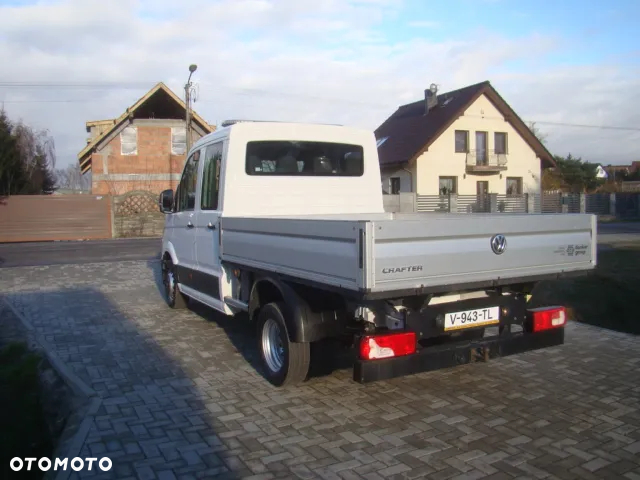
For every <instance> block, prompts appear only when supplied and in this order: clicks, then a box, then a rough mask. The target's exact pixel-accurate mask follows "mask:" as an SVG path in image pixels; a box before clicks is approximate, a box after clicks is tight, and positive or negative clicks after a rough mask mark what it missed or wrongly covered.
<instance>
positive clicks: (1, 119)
mask: <svg viewBox="0 0 640 480" xmlns="http://www.w3.org/2000/svg"><path fill="white" fill-rule="evenodd" d="M25 178H26V172H25V170H24V168H23V165H22V162H21V161H20V150H19V149H18V144H17V141H16V138H15V136H14V135H13V125H12V124H11V122H10V121H9V119H8V118H7V115H6V114H5V112H4V111H3V110H2V111H0V196H7V195H15V194H16V193H18V192H20V191H21V190H22V188H23V186H24V183H25Z"/></svg>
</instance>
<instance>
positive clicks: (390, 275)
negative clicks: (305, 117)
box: [220, 213, 597, 298]
mask: <svg viewBox="0 0 640 480" xmlns="http://www.w3.org/2000/svg"><path fill="white" fill-rule="evenodd" d="M220 228H221V232H220V235H221V237H220V255H221V259H222V261H223V262H226V263H230V264H234V265H242V266H245V267H250V268H253V269H256V270H260V271H264V272H274V273H277V274H279V275H282V276H286V277H290V278H292V279H295V280H299V281H304V282H313V283H314V284H319V285H324V286H332V287H337V288H340V289H343V290H347V291H351V292H353V293H356V294H359V295H364V296H367V297H369V298H375V297H385V296H389V295H396V294H397V295H401V294H407V293H409V292H412V293H427V292H437V291H451V289H452V288H453V287H465V286H468V287H471V288H473V287H475V286H483V285H487V286H490V285H500V284H513V283H519V282H523V283H524V282H529V281H536V280H539V279H542V278H552V277H556V276H558V275H559V274H571V273H584V271H585V270H592V269H593V268H594V267H595V264H596V234H597V224H596V217H595V216H594V215H568V214H562V215H560V214H558V215H547V214H545V215H540V214H500V215H496V214H487V215H482V214H474V215H465V214H431V213H425V214H420V213H417V214H396V213H375V214H369V215H358V216H355V215H317V216H313V215H309V216H289V217H225V216H222V217H221V222H220ZM497 234H501V235H503V236H504V239H506V248H505V249H504V251H503V252H502V253H494V251H493V250H492V245H491V242H492V239H493V238H494V236H495V235H497Z"/></svg>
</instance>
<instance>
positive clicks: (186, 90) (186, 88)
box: [184, 64, 198, 155]
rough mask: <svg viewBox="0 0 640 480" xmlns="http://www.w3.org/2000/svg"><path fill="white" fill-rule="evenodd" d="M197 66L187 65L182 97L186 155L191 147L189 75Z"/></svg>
mask: <svg viewBox="0 0 640 480" xmlns="http://www.w3.org/2000/svg"><path fill="white" fill-rule="evenodd" d="M197 68H198V66H197V65H195V64H192V65H189V79H188V80H187V83H186V85H185V86H184V98H185V104H186V106H187V115H186V127H185V132H186V134H187V152H186V155H189V149H190V148H191V75H193V72H195V71H196V69H197Z"/></svg>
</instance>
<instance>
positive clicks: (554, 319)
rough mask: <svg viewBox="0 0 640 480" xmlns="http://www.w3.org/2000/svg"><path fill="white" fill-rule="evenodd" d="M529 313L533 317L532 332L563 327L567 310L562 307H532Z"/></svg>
mask: <svg viewBox="0 0 640 480" xmlns="http://www.w3.org/2000/svg"><path fill="white" fill-rule="evenodd" d="M529 313H530V315H531V316H532V319H533V325H532V326H533V331H534V332H541V331H543V330H549V329H551V328H558V327H563V326H564V325H565V324H566V323H567V311H566V310H565V308H564V307H544V308H534V309H531V310H529Z"/></svg>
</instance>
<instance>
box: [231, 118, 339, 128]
mask: <svg viewBox="0 0 640 480" xmlns="http://www.w3.org/2000/svg"><path fill="white" fill-rule="evenodd" d="M242 122H268V123H303V122H288V121H284V120H241V119H237V120H225V121H223V122H222V123H221V124H220V125H221V126H222V127H230V126H231V125H235V124H236V123H242ZM318 125H333V126H337V127H342V126H344V125H341V124H338V123H319V124H318Z"/></svg>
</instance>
